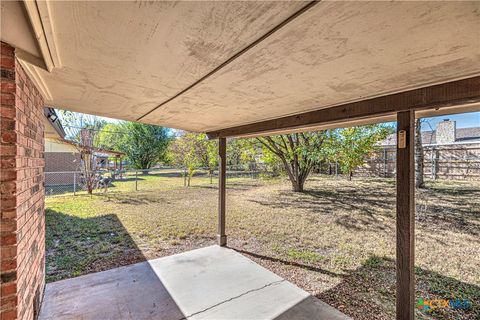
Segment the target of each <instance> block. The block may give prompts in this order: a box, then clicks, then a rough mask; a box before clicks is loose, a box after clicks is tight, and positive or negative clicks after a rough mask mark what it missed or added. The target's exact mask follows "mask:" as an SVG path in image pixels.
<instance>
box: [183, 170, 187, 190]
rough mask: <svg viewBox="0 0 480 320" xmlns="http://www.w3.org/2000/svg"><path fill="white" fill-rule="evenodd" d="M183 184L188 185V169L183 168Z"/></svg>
mask: <svg viewBox="0 0 480 320" xmlns="http://www.w3.org/2000/svg"><path fill="white" fill-rule="evenodd" d="M183 186H184V187H186V186H187V169H183Z"/></svg>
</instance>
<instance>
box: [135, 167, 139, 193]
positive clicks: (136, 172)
mask: <svg viewBox="0 0 480 320" xmlns="http://www.w3.org/2000/svg"><path fill="white" fill-rule="evenodd" d="M135 191H138V171H137V170H135Z"/></svg>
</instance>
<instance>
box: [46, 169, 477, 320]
mask: <svg viewBox="0 0 480 320" xmlns="http://www.w3.org/2000/svg"><path fill="white" fill-rule="evenodd" d="M148 179H150V180H151V181H150V180H149V184H150V185H151V188H150V189H147V188H144V189H141V191H138V192H132V191H123V190H125V188H123V187H122V186H121V184H119V185H118V186H117V188H115V189H112V191H111V192H109V193H108V194H107V195H94V196H77V197H65V196H62V197H51V198H48V199H47V208H48V209H47V279H48V281H54V280H59V279H63V278H67V277H71V276H76V275H79V274H84V273H88V272H93V271H99V270H105V269H108V268H113V267H117V266H120V265H124V264H129V263H133V262H137V261H141V260H144V259H150V258H155V257H159V256H164V255H170V254H172V253H176V252H181V251H185V250H189V249H192V248H196V247H200V246H205V245H210V244H213V243H214V241H215V233H216V222H217V216H216V211H217V189H216V185H211V184H210V183H209V180H208V179H207V178H206V177H203V178H202V177H198V178H194V180H193V183H194V185H193V186H192V187H191V188H183V186H182V183H183V181H182V180H181V178H180V177H164V176H160V177H158V178H155V177H153V178H152V177H148ZM156 179H157V180H156ZM145 186H146V185H145ZM122 188H123V189H122ZM306 189H307V191H306V192H305V193H303V194H299V193H293V192H291V191H290V186H289V184H288V182H286V181H278V180H273V181H261V180H253V179H244V178H234V179H229V180H228V192H227V198H228V199H227V207H228V209H227V233H228V235H229V246H230V247H232V248H234V249H236V250H238V251H239V252H242V253H243V254H245V255H246V256H248V257H249V258H251V259H253V260H255V261H256V262H258V263H259V264H261V265H263V266H265V267H266V268H268V269H270V270H272V271H274V272H276V273H277V274H279V275H281V276H282V277H284V278H286V279H288V280H290V281H292V282H294V283H296V284H297V285H298V286H300V287H302V288H304V289H305V290H307V291H309V292H311V293H312V294H314V295H316V296H318V297H319V298H321V299H323V300H324V301H326V302H328V303H330V304H331V305H333V306H335V307H337V308H338V309H339V310H341V311H343V312H345V313H346V314H349V315H351V316H353V317H354V318H356V319H391V318H392V317H393V316H394V312H395V311H394V309H395V298H394V294H395V264H394V258H395V183H394V181H393V180H388V179H356V180H354V181H353V182H348V181H344V180H335V179H333V178H330V177H313V178H311V179H310V180H309V181H308V183H307V185H306ZM417 207H418V214H417V218H418V220H417V223H416V267H417V270H416V273H417V297H419V298H425V299H434V298H436V299H439V298H442V299H444V298H445V299H450V298H461V299H469V300H470V301H472V303H473V304H474V305H473V308H474V309H473V310H469V311H452V310H443V311H437V312H436V313H434V314H426V313H423V312H421V311H420V310H418V311H417V316H418V318H420V319H423V318H425V319H431V318H436V319H475V318H476V317H478V316H480V314H479V311H478V308H479V302H480V288H479V286H480V276H479V268H478V266H479V265H480V255H479V252H478V251H479V249H478V248H479V245H480V240H479V229H480V211H479V210H480V209H479V208H480V183H478V182H434V183H433V182H429V183H428V188H427V189H425V190H423V191H421V193H420V194H419V195H418V201H417Z"/></svg>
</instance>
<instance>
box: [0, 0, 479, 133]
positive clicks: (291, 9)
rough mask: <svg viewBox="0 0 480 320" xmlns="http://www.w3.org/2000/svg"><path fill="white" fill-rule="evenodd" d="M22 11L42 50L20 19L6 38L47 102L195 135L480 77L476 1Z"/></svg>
mask: <svg viewBox="0 0 480 320" xmlns="http://www.w3.org/2000/svg"><path fill="white" fill-rule="evenodd" d="M24 5H25V9H26V10H25V11H26V13H27V15H25V17H24V18H25V19H27V21H28V23H27V24H30V25H31V26H32V30H33V32H32V37H31V39H33V40H32V41H37V42H38V44H37V46H36V48H39V49H38V50H34V49H31V52H29V51H28V50H29V48H33V47H34V46H31V45H30V46H29V45H25V43H23V42H22V43H18V44H16V43H15V42H16V41H17V40H18V41H20V39H23V41H24V42H28V41H27V40H28V39H26V38H28V37H26V35H25V32H27V31H25V29H21V28H16V27H15V24H16V23H17V24H20V23H23V25H25V23H24V21H20V20H21V19H20V18H19V17H17V19H16V20H15V19H10V18H9V12H12V10H10V11H9V10H2V26H3V23H4V21H6V22H8V24H7V23H6V22H5V28H3V31H4V32H2V40H3V39H4V34H7V35H8V39H7V40H8V42H9V43H12V44H13V45H14V46H16V47H18V48H20V47H21V48H22V50H23V51H22V52H26V53H27V54H21V55H20V56H19V57H20V59H21V62H22V65H23V66H24V68H25V69H26V71H27V73H29V75H30V76H31V78H32V79H33V80H34V81H35V82H36V84H37V86H38V87H39V89H40V91H41V92H42V94H43V95H44V97H45V101H46V103H47V104H49V105H51V106H54V107H56V108H63V109H68V110H73V111H79V112H84V113H90V114H96V115H101V116H108V117H113V118H118V119H124V120H135V121H137V120H138V121H141V122H145V123H153V124H159V125H163V126H168V127H173V128H179V129H185V130H191V131H200V132H209V131H215V130H219V129H223V128H229V127H234V126H239V125H245V124H249V123H254V122H258V121H262V120H269V119H276V118H280V117H283V116H288V115H293V114H299V113H302V112H306V111H311V110H320V109H325V108H330V107H332V106H336V105H340V104H344V103H347V102H353V101H359V100H364V99H366V98H372V97H378V96H382V95H386V94H392V93H397V92H402V91H406V90H410V89H415V88H420V87H424V86H429V85H433V84H439V83H445V82H449V81H454V80H459V79H464V78H468V77H473V76H478V75H480V55H479V54H478V49H479V46H480V40H479V39H480V37H479V31H478V30H480V2H473V1H472V2H430V1H427V2H329V1H322V2H301V1H300V2H297V1H290V2H281V1H279V2H276V1H272V2H270V1H266V2H264V1H259V2H257V1H254V2H227V1H225V2H224V1H220V2H216V1H212V2H180V1H179V2H125V1H119V2H105V1H88V2H83V1H70V2H62V1H26V2H25V4H24ZM2 6H4V4H3V2H2ZM5 6H7V7H8V6H10V4H5ZM7 9H8V8H7ZM16 21H18V22H16ZM15 35H18V36H15ZM459 35H461V36H459ZM39 51H40V52H41V56H42V57H41V58H42V59H43V64H42V63H40V62H39V61H38V60H39V59H38V58H39ZM19 52H20V51H19Z"/></svg>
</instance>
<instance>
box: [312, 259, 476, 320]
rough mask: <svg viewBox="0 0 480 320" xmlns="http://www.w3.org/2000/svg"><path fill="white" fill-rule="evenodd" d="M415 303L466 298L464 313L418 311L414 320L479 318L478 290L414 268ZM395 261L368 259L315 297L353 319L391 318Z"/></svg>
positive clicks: (393, 310) (441, 310)
mask: <svg viewBox="0 0 480 320" xmlns="http://www.w3.org/2000/svg"><path fill="white" fill-rule="evenodd" d="M415 275H416V300H418V299H420V298H422V299H428V300H436V299H447V300H448V299H466V300H469V301H470V302H471V304H472V307H471V308H470V309H468V310H454V309H440V308H439V309H436V310H434V311H433V312H426V311H423V310H420V308H418V309H417V310H416V317H417V319H472V320H473V319H478V317H479V316H480V310H479V307H480V287H479V286H476V285H474V284H470V283H465V282H462V281H458V280H456V279H454V278H451V277H446V276H443V275H441V274H439V273H437V272H433V271H430V270H426V269H422V268H418V267H417V268H415ZM395 279H396V275H395V261H394V260H393V259H389V258H385V257H376V256H373V257H370V258H369V259H368V260H366V261H365V262H364V263H363V265H362V266H361V267H360V268H357V269H356V270H354V271H348V272H347V275H346V276H344V277H343V279H342V281H341V282H340V283H339V284H338V285H336V286H335V287H333V288H332V289H329V290H327V291H324V292H321V293H319V294H317V295H316V297H317V298H319V299H321V300H323V301H325V302H326V303H328V304H330V305H332V306H333V307H336V308H337V309H339V310H340V311H342V312H344V313H345V314H348V315H349V316H351V317H353V318H355V319H357V318H359V319H364V318H365V315H366V314H368V319H385V317H387V318H394V316H395V290H396V289H395V288H396V286H395V281H396V280H395Z"/></svg>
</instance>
